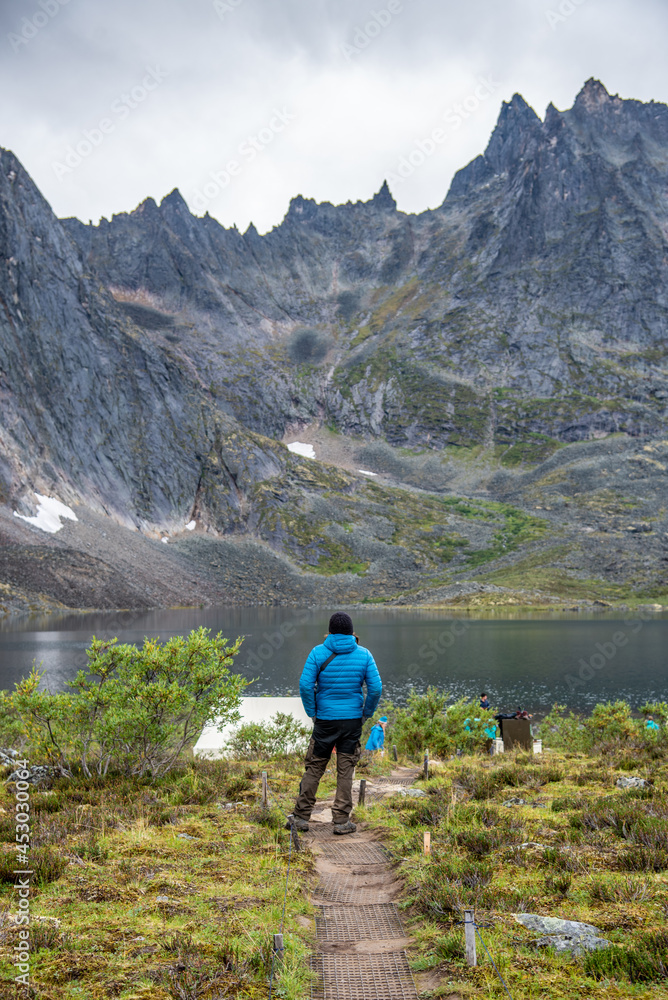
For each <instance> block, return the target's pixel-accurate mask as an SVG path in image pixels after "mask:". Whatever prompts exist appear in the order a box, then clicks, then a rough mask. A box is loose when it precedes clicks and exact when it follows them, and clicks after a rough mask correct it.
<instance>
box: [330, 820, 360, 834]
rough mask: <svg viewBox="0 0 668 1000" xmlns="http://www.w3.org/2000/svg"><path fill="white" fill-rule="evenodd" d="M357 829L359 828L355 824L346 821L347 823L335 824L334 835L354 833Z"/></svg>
mask: <svg viewBox="0 0 668 1000" xmlns="http://www.w3.org/2000/svg"><path fill="white" fill-rule="evenodd" d="M356 829H357V827H356V826H355V824H354V823H351V822H350V820H346V822H345V823H335V824H334V833H341V834H343V833H354V832H355V830H356Z"/></svg>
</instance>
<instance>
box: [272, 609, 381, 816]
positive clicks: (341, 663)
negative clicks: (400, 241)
mask: <svg viewBox="0 0 668 1000" xmlns="http://www.w3.org/2000/svg"><path fill="white" fill-rule="evenodd" d="M364 684H366V700H365V698H364V692H363V685H364ZM381 691H382V683H381V680H380V675H379V673H378V668H377V666H376V663H375V661H374V658H373V656H372V655H371V653H370V652H369V650H368V649H365V648H364V646H360V645H359V643H358V639H357V637H356V636H355V635H354V634H353V622H352V618H351V617H350V615H347V614H346V613H345V611H337V612H336V614H333V615H332V617H331V618H330V619H329V633H328V634H327V635H326V636H325V641H324V643H323V644H322V645H321V646H315V647H314V649H312V650H311V652H310V653H309V655H308V658H307V660H306V663H305V665H304V669H303V671H302V675H301V678H300V680H299V693H300V695H301V699H302V704H303V706H304V711H305V712H306V714H307V715H308V716H309V717H310V718H312V719H313V733H312V735H311V741H310V743H309V746H308V751H307V753H306V760H305V764H306V767H305V770H304V777H303V778H302V780H301V784H300V786H299V795H298V796H297V801H296V802H295V807H294V810H293V812H292V816H291V817H290V819H289V820H288V824H287V826H288V828H289V826H290V820H291V821H292V822H293V823H294V825H295V827H296V828H297V829H298V830H308V821H309V819H310V818H311V812H312V811H313V806H314V805H315V797H316V794H317V791H318V785H319V783H320V779H321V778H322V776H323V774H324V773H325V769H326V767H327V764H328V762H329V759H330V757H331V755H332V750H333V748H334V747H336V798H335V799H334V805H333V806H332V820H333V822H334V833H341V834H344V833H354V832H355V830H356V826H355V824H354V823H351V822H350V813H351V812H352V808H353V792H352V789H353V772H354V770H355V765H356V764H357V762H358V761H359V759H360V756H361V752H362V751H361V746H360V737H361V735H362V724H363V722H364V720H365V719H367V718H369V717H370V716H372V715H373V713H374V711H375V709H376V706H377V705H378V701H379V699H380V694H381Z"/></svg>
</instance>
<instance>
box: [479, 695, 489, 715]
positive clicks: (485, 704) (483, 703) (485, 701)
mask: <svg viewBox="0 0 668 1000" xmlns="http://www.w3.org/2000/svg"><path fill="white" fill-rule="evenodd" d="M480 708H482V709H484V710H485V711H487V709H488V708H489V698H488V697H487V695H486V694H485V692H484V691H483V692H482V694H481V695H480Z"/></svg>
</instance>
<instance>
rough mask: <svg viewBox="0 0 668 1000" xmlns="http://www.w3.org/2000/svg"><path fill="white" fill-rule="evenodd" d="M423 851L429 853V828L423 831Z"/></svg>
mask: <svg viewBox="0 0 668 1000" xmlns="http://www.w3.org/2000/svg"><path fill="white" fill-rule="evenodd" d="M424 853H425V854H431V833H430V832H429V830H425V831H424Z"/></svg>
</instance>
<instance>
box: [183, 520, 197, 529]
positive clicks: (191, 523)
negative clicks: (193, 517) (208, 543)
mask: <svg viewBox="0 0 668 1000" xmlns="http://www.w3.org/2000/svg"><path fill="white" fill-rule="evenodd" d="M196 527H197V521H188V523H187V524H186V531H194V530H195V528H196Z"/></svg>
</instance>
